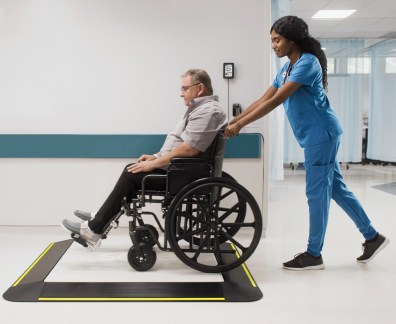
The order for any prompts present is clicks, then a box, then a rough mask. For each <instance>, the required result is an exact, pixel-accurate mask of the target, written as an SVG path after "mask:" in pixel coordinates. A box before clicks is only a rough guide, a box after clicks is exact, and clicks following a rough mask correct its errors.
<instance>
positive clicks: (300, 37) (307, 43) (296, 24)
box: [271, 16, 327, 89]
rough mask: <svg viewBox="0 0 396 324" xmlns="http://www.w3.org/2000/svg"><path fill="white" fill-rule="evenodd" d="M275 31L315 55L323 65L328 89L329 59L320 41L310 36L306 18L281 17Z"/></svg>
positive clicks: (324, 83)
mask: <svg viewBox="0 0 396 324" xmlns="http://www.w3.org/2000/svg"><path fill="white" fill-rule="evenodd" d="M272 31H275V32H277V33H278V34H279V35H281V36H283V37H286V38H287V39H289V40H291V41H294V42H295V43H296V44H297V45H298V46H299V47H300V48H301V50H302V51H303V52H306V53H310V54H312V55H315V56H316V57H317V59H318V60H319V63H320V66H321V67H322V83H323V87H324V88H325V89H327V59H326V54H325V53H324V51H323V50H322V47H321V45H320V42H319V41H318V40H317V39H315V38H313V37H311V36H309V31H308V25H307V24H306V22H305V21H304V20H302V19H301V18H298V17H296V16H285V17H282V18H279V19H278V20H277V21H275V23H274V24H273V25H272V27H271V32H272Z"/></svg>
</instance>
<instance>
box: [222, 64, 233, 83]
mask: <svg viewBox="0 0 396 324" xmlns="http://www.w3.org/2000/svg"><path fill="white" fill-rule="evenodd" d="M234 74H235V69H234V63H223V78H224V79H233V78H234Z"/></svg>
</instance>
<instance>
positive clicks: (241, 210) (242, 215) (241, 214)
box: [180, 171, 246, 245]
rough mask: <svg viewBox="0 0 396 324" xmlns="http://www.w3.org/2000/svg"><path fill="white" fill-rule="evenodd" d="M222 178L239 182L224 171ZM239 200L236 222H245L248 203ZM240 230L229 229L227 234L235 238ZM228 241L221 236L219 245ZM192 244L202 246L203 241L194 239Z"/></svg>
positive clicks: (191, 211) (241, 199)
mask: <svg viewBox="0 0 396 324" xmlns="http://www.w3.org/2000/svg"><path fill="white" fill-rule="evenodd" d="M221 177H222V178H224V179H228V180H231V181H235V182H237V181H236V180H235V179H234V178H233V177H232V176H231V175H229V174H228V173H227V172H224V171H223V172H222V174H221ZM220 195H221V193H220ZM221 197H223V198H222V199H227V196H226V194H225V195H223V196H221ZM238 199H239V201H240V206H239V207H238V216H237V217H236V219H235V222H243V220H244V219H245V215H246V202H245V201H244V200H243V198H242V197H238ZM189 213H194V210H192V209H191V210H189ZM194 225H195V224H192V226H194ZM180 230H183V229H180ZM238 230H239V228H229V229H228V230H227V232H228V234H230V235H231V236H234V235H235V234H236V233H237V232H238ZM226 241H227V239H226V238H224V236H220V238H219V243H220V244H221V243H224V242H226ZM192 242H193V244H195V245H200V244H201V240H200V238H198V237H193V238H192ZM210 244H214V240H213V239H212V240H211V241H210Z"/></svg>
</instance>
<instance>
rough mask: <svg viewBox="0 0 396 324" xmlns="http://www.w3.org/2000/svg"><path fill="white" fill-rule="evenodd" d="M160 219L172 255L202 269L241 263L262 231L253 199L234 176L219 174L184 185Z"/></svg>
mask: <svg viewBox="0 0 396 324" xmlns="http://www.w3.org/2000/svg"><path fill="white" fill-rule="evenodd" d="M166 222H167V223H166V230H167V232H168V239H169V244H170V246H171V248H172V250H173V251H174V253H175V254H176V255H177V257H178V258H179V259H180V260H181V261H183V262H184V263H185V264H187V265H188V266H190V267H191V268H194V269H197V270H199V271H203V272H224V271H228V270H231V269H233V268H235V267H237V266H239V265H241V264H242V263H243V262H245V261H246V260H247V259H248V258H249V257H250V256H251V255H252V253H253V252H254V250H255V249H256V247H257V245H258V243H259V241H260V237H261V232H262V217H261V212H260V209H259V207H258V205H257V202H256V200H255V199H254V198H253V196H252V195H251V194H250V193H249V192H248V191H247V190H246V189H245V188H244V187H242V186H241V185H240V184H238V183H237V182H235V180H231V179H227V178H224V177H223V178H205V179H200V180H197V181H194V182H193V183H191V184H189V185H187V186H186V187H184V188H183V189H182V190H181V191H180V192H179V193H178V194H177V195H176V197H175V198H174V199H173V201H172V203H171V205H170V207H169V213H168V217H167V219H166ZM227 255H228V256H230V255H236V257H228V256H227Z"/></svg>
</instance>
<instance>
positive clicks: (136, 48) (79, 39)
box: [0, 0, 267, 134]
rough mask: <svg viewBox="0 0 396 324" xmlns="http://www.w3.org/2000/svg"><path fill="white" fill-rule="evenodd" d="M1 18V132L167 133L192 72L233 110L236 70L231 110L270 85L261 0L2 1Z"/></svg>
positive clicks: (175, 116) (177, 115)
mask: <svg viewBox="0 0 396 324" xmlns="http://www.w3.org/2000/svg"><path fill="white" fill-rule="evenodd" d="M0 12H1V15H0V17H1V18H0V19H1V21H0V71H1V73H0V89H1V96H0V107H1V119H0V130H1V133H9V134H14V133H25V134H29V133H38V134H41V133H55V134H56V133H61V134H90V133H93V134H96V133H108V134H114V133H120V134H125V133H128V134H131V133H137V134H143V133H167V132H168V131H169V129H170V128H171V127H172V126H173V125H174V124H175V121H176V120H177V119H178V118H179V117H180V114H181V110H182V109H183V104H182V101H181V99H180V98H179V94H180V92H179V88H180V75H181V74H182V73H183V72H185V71H186V70H187V69H189V68H192V67H201V68H204V69H206V70H207V71H208V72H209V74H210V75H211V76H212V79H213V84H214V89H215V92H216V94H218V95H219V96H220V98H221V102H222V104H223V107H224V108H225V109H226V106H227V81H226V80H224V79H223V78H222V64H223V62H229V61H230V62H235V64H236V75H237V77H236V79H235V80H232V81H231V82H230V101H231V102H238V103H241V104H242V106H243V107H245V106H246V105H247V104H249V103H250V102H251V101H252V100H253V99H254V98H256V97H257V96H258V95H260V94H261V92H262V91H263V89H264V87H265V84H264V80H265V76H264V74H265V71H266V65H265V60H264V58H265V51H264V48H265V46H264V45H265V39H264V37H263V35H264V33H265V34H266V35H267V31H265V30H264V28H263V26H264V19H265V17H266V12H265V9H264V2H263V1H262V0H250V1H249V3H248V4H247V3H246V2H244V1H239V0H216V1H212V0H200V1H199V2H197V1H196V0H145V1H141V0H113V1H108V0H84V1H81V0H17V1H15V0H2V1H1V2H0ZM165 114H166V118H165V119H164V118H158V117H157V118H155V116H164V115H165ZM148 120H150V121H151V122H150V123H148Z"/></svg>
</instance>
